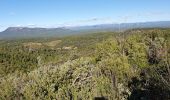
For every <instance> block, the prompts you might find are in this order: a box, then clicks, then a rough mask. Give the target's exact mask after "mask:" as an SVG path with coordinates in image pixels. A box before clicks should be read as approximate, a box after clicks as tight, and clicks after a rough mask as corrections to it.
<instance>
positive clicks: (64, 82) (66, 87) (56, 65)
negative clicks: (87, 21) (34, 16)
mask: <svg viewBox="0 0 170 100" xmlns="http://www.w3.org/2000/svg"><path fill="white" fill-rule="evenodd" d="M169 32H170V31H169V30H168V29H161V30H158V29H157V30H155V29H146V30H144V29H143V30H132V31H128V32H125V33H127V34H126V35H124V34H123V33H121V34H113V33H108V34H107V33H98V34H97V33H96V34H93V35H85V36H71V37H64V38H60V40H62V42H61V43H60V44H58V45H57V46H55V47H53V48H49V47H47V46H44V47H42V48H38V49H36V50H33V51H31V52H30V51H29V49H28V48H24V47H23V46H21V44H22V42H21V41H19V42H17V43H15V42H14V44H15V45H10V44H6V42H5V43H4V42H0V43H1V44H2V45H1V46H0V67H1V70H0V74H1V77H0V99H2V100H53V99H54V100H56V99H57V100H93V99H94V98H96V97H98V98H105V99H109V100H126V99H129V100H143V99H145V100H155V99H157V100H168V99H170V95H169V94H170V86H169V84H170V81H169V80H170V77H169V75H170V70H169V69H170V68H169V65H170V59H169V57H170V54H169V51H170V45H169V43H170V41H169V40H170V35H169ZM51 40H53V39H51ZM25 41H26V40H25ZM25 41H24V42H25ZM31 41H35V40H31ZM38 41H39V42H41V43H44V42H47V41H49V40H44V41H40V40H38ZM20 42H21V43H20ZM7 43H8V42H7ZM64 46H72V47H77V49H70V50H64V49H58V48H62V47H64Z"/></svg>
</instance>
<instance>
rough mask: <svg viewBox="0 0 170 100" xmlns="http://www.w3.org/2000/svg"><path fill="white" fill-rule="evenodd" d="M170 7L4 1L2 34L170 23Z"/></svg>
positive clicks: (157, 0)
mask: <svg viewBox="0 0 170 100" xmlns="http://www.w3.org/2000/svg"><path fill="white" fill-rule="evenodd" d="M169 4H170V0H0V31H3V30H4V29H6V28H7V27H17V26H18V27H19V26H20V27H21V26H22V27H62V26H80V25H95V24H107V23H108V24H109V23H128V22H147V21H170V6H169Z"/></svg>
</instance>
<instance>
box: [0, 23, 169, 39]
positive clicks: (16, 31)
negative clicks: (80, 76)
mask: <svg viewBox="0 0 170 100" xmlns="http://www.w3.org/2000/svg"><path fill="white" fill-rule="evenodd" d="M136 28H170V21H157V22H142V23H121V24H100V25H92V26H77V27H62V28H28V27H9V28H7V29H6V30H5V31H3V32H0V39H3V38H23V37H24V38H29V37H48V36H49V37H51V36H59V37H60V36H67V35H73V34H83V33H89V32H103V31H124V30H128V29H136Z"/></svg>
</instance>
